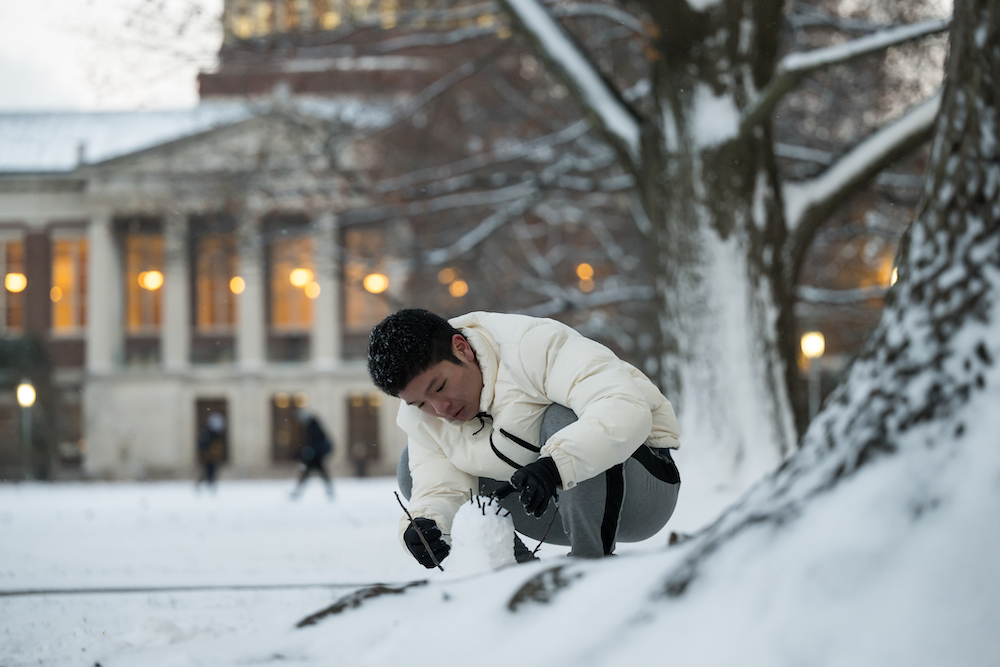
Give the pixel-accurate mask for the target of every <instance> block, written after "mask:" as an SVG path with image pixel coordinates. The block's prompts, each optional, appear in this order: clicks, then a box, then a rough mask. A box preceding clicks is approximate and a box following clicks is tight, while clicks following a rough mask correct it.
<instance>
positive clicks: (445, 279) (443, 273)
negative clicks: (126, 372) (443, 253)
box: [438, 269, 457, 285]
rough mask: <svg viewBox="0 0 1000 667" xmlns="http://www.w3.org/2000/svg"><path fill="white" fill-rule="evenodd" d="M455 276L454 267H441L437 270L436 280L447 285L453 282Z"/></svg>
mask: <svg viewBox="0 0 1000 667" xmlns="http://www.w3.org/2000/svg"><path fill="white" fill-rule="evenodd" d="M455 278H457V276H456V275H455V269H441V270H440V271H438V282H439V283H441V284H442V285H447V284H448V283H450V282H453V281H454V280H455Z"/></svg>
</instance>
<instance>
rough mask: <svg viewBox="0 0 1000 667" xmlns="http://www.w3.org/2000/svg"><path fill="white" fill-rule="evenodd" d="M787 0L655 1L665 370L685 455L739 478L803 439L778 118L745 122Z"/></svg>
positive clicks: (650, 151) (652, 189)
mask: <svg viewBox="0 0 1000 667" xmlns="http://www.w3.org/2000/svg"><path fill="white" fill-rule="evenodd" d="M781 5H782V3H781V2H780V0H772V1H768V2H754V3H733V2H727V3H718V4H716V5H713V6H711V7H709V8H707V9H706V10H705V11H704V12H695V11H693V10H692V9H691V8H690V7H689V6H688V4H687V3H684V2H678V3H674V2H669V3H660V2H655V3H653V2H650V3H648V5H647V8H648V10H649V11H650V13H651V14H652V15H653V17H654V19H655V20H656V22H657V23H658V25H660V26H663V29H664V33H663V34H662V35H661V39H660V41H659V43H658V48H659V50H660V53H661V54H662V57H661V58H660V60H659V61H657V62H656V63H655V65H654V75H653V76H654V82H653V87H654V90H655V91H656V96H657V103H658V106H659V108H658V110H657V114H656V115H655V116H654V118H655V120H654V122H653V123H651V124H647V125H646V127H645V130H646V136H645V137H644V142H643V143H644V145H643V151H644V156H643V158H644V159H643V169H642V171H643V173H642V174H641V175H640V179H642V182H641V183H640V188H641V189H642V192H643V196H644V198H645V202H646V205H647V207H648V210H649V211H650V217H651V218H652V219H653V220H658V221H659V225H658V228H657V237H658V280H657V285H656V288H657V292H658V297H659V299H661V300H662V303H663V306H664V307H663V309H662V312H663V316H662V320H661V329H662V333H663V345H664V348H665V350H664V355H663V357H662V366H661V369H660V370H661V379H662V383H663V386H664V389H665V392H666V394H667V396H668V397H670V398H671V400H673V401H675V402H676V404H677V406H676V407H677V410H678V415H679V417H680V420H681V433H682V441H683V443H684V447H682V449H681V451H680V457H679V458H680V459H681V463H682V467H683V468H685V469H687V470H689V471H691V472H692V473H694V472H695V471H697V472H696V474H698V475H704V476H702V477H701V478H702V479H714V480H717V481H718V483H720V484H730V485H735V486H737V487H743V486H745V485H746V484H748V483H750V482H753V481H755V480H756V479H758V478H759V477H760V476H761V475H762V474H764V473H766V472H768V471H770V470H773V469H774V468H775V467H776V466H777V465H778V463H779V462H780V461H781V460H782V459H783V458H784V456H785V455H787V454H788V453H789V452H791V451H792V450H793V448H794V447H795V444H796V440H797V435H796V433H797V430H796V423H795V418H794V416H793V415H794V411H793V409H792V404H791V399H790V396H789V392H788V389H787V387H788V386H789V383H788V381H789V378H790V377H793V376H794V373H796V368H795V367H794V365H790V364H787V363H785V361H784V360H785V359H794V358H795V356H794V348H793V347H791V346H793V345H794V343H793V342H792V336H793V320H792V299H791V297H790V295H789V294H788V285H787V284H786V282H785V280H784V277H785V275H784V274H785V270H784V267H783V265H782V262H783V260H784V253H783V252H782V247H783V244H784V243H785V241H786V238H787V232H786V229H785V223H784V219H783V216H782V211H781V206H780V203H779V196H778V194H777V193H778V174H777V167H776V164H775V160H774V155H773V151H772V148H771V144H772V142H771V136H770V127H769V125H767V124H761V125H760V126H758V127H756V128H755V129H754V130H753V131H752V132H750V133H749V134H748V135H747V136H740V135H739V131H738V127H739V115H740V110H741V109H742V108H744V107H745V106H746V105H747V104H748V103H749V102H750V101H751V100H753V99H754V97H755V95H756V92H757V91H758V90H759V89H760V88H761V87H763V85H764V84H765V83H766V82H767V79H768V77H769V76H770V75H771V73H772V72H773V70H774V59H775V53H776V49H777V40H778V34H777V26H778V24H779V22H780V18H781ZM793 386H794V385H793ZM720 462H725V463H724V464H722V465H724V466H725V469H718V468H717V467H715V468H711V469H710V468H708V467H707V466H718V465H720Z"/></svg>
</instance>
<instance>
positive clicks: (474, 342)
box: [461, 324, 500, 412]
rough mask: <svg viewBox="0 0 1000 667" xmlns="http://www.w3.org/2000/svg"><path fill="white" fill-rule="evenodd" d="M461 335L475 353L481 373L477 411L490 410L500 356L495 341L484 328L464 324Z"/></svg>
mask: <svg viewBox="0 0 1000 667" xmlns="http://www.w3.org/2000/svg"><path fill="white" fill-rule="evenodd" d="M461 330H462V335H464V336H465V339H466V340H467V341H469V345H470V346H472V351H473V352H475V353H476V361H478V362H479V370H480V371H482V374H483V393H482V394H480V396H479V411H480V412H490V408H492V407H493V399H494V397H495V391H496V383H497V373H498V371H499V367H500V356H499V355H498V354H497V351H496V343H495V342H494V341H493V339H492V337H490V335H489V334H488V333H487V332H486V331H485V330H484V329H481V328H479V327H476V326H469V325H468V324H466V325H465V326H462V327H461Z"/></svg>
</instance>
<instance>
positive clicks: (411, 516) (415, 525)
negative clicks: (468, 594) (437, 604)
mask: <svg viewBox="0 0 1000 667" xmlns="http://www.w3.org/2000/svg"><path fill="white" fill-rule="evenodd" d="M393 493H395V494H396V502H397V503H399V506H400V507H402V508H403V511H404V512H406V518H407V519H409V520H410V525H411V526H413V528H414V530H416V531H417V537H419V538H420V542H421V543H422V544H423V545H424V549H427V553H428V554H430V557H431V560H432V561H434V565H435V566H437V569H439V570H441V571H442V572H444V568H443V567H441V563H439V562H438V559H437V558H436V557H435V556H434V552H433V551H431V545H429V544H427V538H426V537H424V531H422V530H420V526H418V525H417V524H416V522H414V520H413V515H412V514H410V510H408V509H406V505H404V504H403V501H402V500H400V498H399V493H398V492H397V491H393ZM546 534H548V532H546Z"/></svg>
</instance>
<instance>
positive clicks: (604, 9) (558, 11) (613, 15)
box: [549, 2, 649, 37]
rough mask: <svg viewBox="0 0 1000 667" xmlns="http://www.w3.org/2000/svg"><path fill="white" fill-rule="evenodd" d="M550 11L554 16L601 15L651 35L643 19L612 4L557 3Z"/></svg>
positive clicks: (642, 33) (633, 30) (635, 31)
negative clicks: (563, 4)
mask: <svg viewBox="0 0 1000 667" xmlns="http://www.w3.org/2000/svg"><path fill="white" fill-rule="evenodd" d="M549 11H551V12H552V15H553V16H557V17H560V18H561V17H564V16H573V17H579V16H600V17H601V18H606V19H608V20H610V21H614V22H615V23H619V24H621V25H622V26H624V27H626V28H628V29H629V30H631V31H632V32H634V33H637V34H639V35H643V36H647V37H648V36H649V31H648V30H646V26H644V25H643V24H642V21H640V20H639V19H637V18H636V17H635V16H633V15H632V14H629V13H628V12H626V11H623V10H621V9H618V8H617V7H612V6H611V5H603V4H601V3H599V2H574V3H573V4H570V5H565V6H562V5H556V6H554V7H552V8H551V9H550V10H549Z"/></svg>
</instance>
